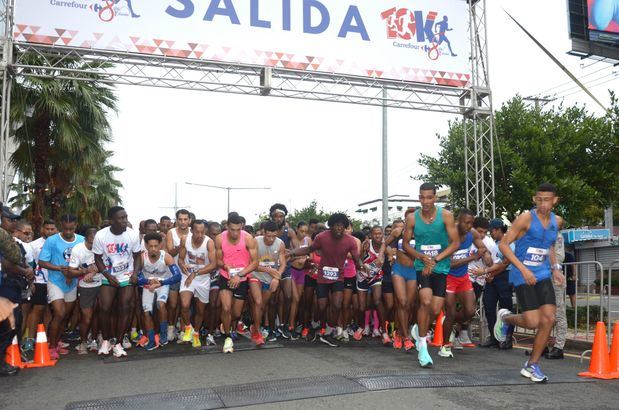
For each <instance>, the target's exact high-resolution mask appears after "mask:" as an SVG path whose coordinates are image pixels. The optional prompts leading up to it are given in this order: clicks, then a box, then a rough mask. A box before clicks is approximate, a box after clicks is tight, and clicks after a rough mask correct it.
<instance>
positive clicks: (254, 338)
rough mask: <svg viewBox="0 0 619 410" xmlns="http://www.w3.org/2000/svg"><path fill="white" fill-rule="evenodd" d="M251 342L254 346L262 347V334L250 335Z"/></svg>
mask: <svg viewBox="0 0 619 410" xmlns="http://www.w3.org/2000/svg"><path fill="white" fill-rule="evenodd" d="M251 340H252V341H253V342H254V343H255V344H256V346H262V345H263V344H264V339H263V338H262V334H261V333H260V332H254V333H252V335H251Z"/></svg>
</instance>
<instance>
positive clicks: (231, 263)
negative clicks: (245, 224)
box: [219, 231, 251, 282]
mask: <svg viewBox="0 0 619 410" xmlns="http://www.w3.org/2000/svg"><path fill="white" fill-rule="evenodd" d="M245 235H246V233H245V232H241V237H240V238H239V242H238V243H237V244H236V245H234V244H232V243H230V241H229V240H228V231H225V232H223V233H222V234H221V250H222V252H223V256H224V264H225V265H226V266H228V267H229V268H230V272H228V271H226V270H224V269H220V270H219V273H220V274H221V276H223V277H224V278H226V279H230V277H231V276H234V275H236V274H238V273H239V272H240V271H241V269H243V268H245V267H246V266H248V265H249V263H250V262H251V255H250V254H249V251H248V250H247V246H245ZM249 276H250V275H245V277H243V278H241V281H242V282H243V281H246V280H247V279H248V278H249Z"/></svg>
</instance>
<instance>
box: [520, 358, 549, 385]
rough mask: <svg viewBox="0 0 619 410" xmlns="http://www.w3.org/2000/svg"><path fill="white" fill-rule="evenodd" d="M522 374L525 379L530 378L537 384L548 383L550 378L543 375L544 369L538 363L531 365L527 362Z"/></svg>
mask: <svg viewBox="0 0 619 410" xmlns="http://www.w3.org/2000/svg"><path fill="white" fill-rule="evenodd" d="M520 374H521V375H522V376H523V377H528V378H529V379H531V381H533V382H535V383H546V382H547V381H548V377H547V376H546V375H545V374H544V373H542V369H541V368H540V367H539V364H537V363H532V364H529V362H528V361H527V362H526V363H525V364H524V367H523V368H522V370H520Z"/></svg>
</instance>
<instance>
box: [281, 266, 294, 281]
mask: <svg viewBox="0 0 619 410" xmlns="http://www.w3.org/2000/svg"><path fill="white" fill-rule="evenodd" d="M290 278H292V267H291V266H290V265H288V266H286V270H285V271H284V273H282V277H281V278H280V280H288V279H290Z"/></svg>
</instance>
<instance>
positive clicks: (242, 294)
mask: <svg viewBox="0 0 619 410" xmlns="http://www.w3.org/2000/svg"><path fill="white" fill-rule="evenodd" d="M228 282H229V280H228V279H226V278H224V277H223V276H220V277H219V290H220V291H222V290H229V291H230V292H232V297H234V298H235V299H238V300H246V299H247V281H245V282H241V283H240V284H239V287H238V288H236V289H230V286H228Z"/></svg>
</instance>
